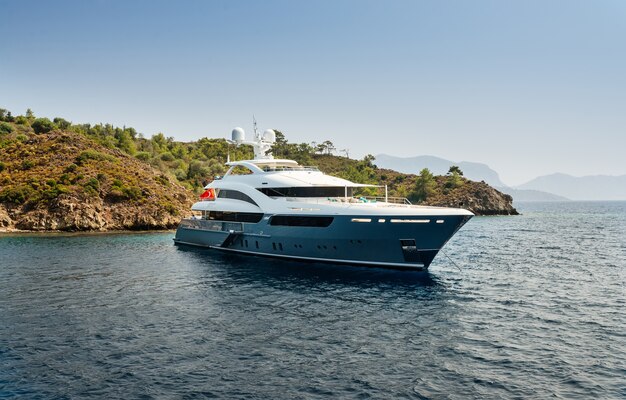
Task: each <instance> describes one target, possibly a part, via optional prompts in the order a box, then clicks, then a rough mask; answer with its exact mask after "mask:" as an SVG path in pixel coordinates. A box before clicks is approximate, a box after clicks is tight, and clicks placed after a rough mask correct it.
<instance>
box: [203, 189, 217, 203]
mask: <svg viewBox="0 0 626 400" xmlns="http://www.w3.org/2000/svg"><path fill="white" fill-rule="evenodd" d="M200 199H201V200H215V190H214V189H213V188H209V189H207V190H205V191H204V193H202V194H201V195H200Z"/></svg>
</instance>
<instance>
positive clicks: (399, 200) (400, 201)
mask: <svg viewBox="0 0 626 400" xmlns="http://www.w3.org/2000/svg"><path fill="white" fill-rule="evenodd" d="M363 197H364V198H365V199H366V200H368V201H370V202H378V201H380V202H386V203H392V204H406V205H409V206H410V205H411V204H413V203H411V202H410V201H409V199H407V198H406V197H389V196H387V197H382V196H378V197H377V196H363ZM359 198H360V197H359Z"/></svg>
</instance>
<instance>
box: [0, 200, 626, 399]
mask: <svg viewBox="0 0 626 400" xmlns="http://www.w3.org/2000/svg"><path fill="white" fill-rule="evenodd" d="M517 206H518V209H519V210H520V211H521V212H522V215H520V216H510V217H476V218H474V219H472V220H471V221H470V222H469V223H468V224H467V225H465V226H464V227H463V228H462V229H461V230H460V231H459V232H458V233H457V235H456V236H455V237H454V238H453V239H452V240H451V241H450V242H449V243H448V244H447V245H446V247H445V249H444V251H445V254H442V253H440V254H439V255H438V256H437V258H436V259H435V262H434V263H433V264H432V265H431V267H430V269H429V271H428V272H403V271H390V270H382V269H368V268H359V267H341V266H332V265H321V264H301V263H297V262H286V261H275V260H269V259H261V258H254V257H242V256H227V255H222V254H218V253H215V252H212V251H205V250H201V251H198V250H190V249H187V248H179V247H176V246H174V244H173V242H172V237H173V232H161V233H135V234H106V235H104V234H87V235H86V234H81V235H64V234H37V235H7V234H5V235H0V398H20V399H22V398H24V399H66V398H67V399H70V398H72V399H73V398H89V397H94V398H124V399H134V398H141V399H151V398H157V399H161V398H168V399H170V398H172V399H178V398H181V399H192V398H223V399H320V398H355V399H367V398H374V399H389V398H414V399H431V398H432V399H442V398H443V399H471V398H481V399H527V398H557V399H559V398H564V399H590V398H603V399H624V398H626V289H625V287H626V286H625V283H626V282H625V281H626V279H625V277H626V274H625V270H626V202H569V203H522V204H517Z"/></svg>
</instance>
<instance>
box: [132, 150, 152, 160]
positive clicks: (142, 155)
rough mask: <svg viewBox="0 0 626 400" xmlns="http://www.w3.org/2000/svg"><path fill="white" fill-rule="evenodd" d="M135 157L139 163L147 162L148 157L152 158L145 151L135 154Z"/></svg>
mask: <svg viewBox="0 0 626 400" xmlns="http://www.w3.org/2000/svg"><path fill="white" fill-rule="evenodd" d="M135 157H136V158H137V159H139V160H141V161H148V160H150V157H152V156H151V155H150V153H148V152H147V151H140V152H138V153H137V154H135Z"/></svg>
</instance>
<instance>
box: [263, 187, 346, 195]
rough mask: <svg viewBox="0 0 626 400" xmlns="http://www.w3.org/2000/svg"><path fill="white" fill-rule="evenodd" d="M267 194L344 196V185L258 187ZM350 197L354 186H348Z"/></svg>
mask: <svg viewBox="0 0 626 400" xmlns="http://www.w3.org/2000/svg"><path fill="white" fill-rule="evenodd" d="M257 190H258V191H260V192H261V193H263V194H264V195H266V196H272V197H344V196H345V195H346V188H345V187H343V186H300V187H281V188H265V187H264V188H257ZM348 197H352V188H351V187H349V188H348Z"/></svg>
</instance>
